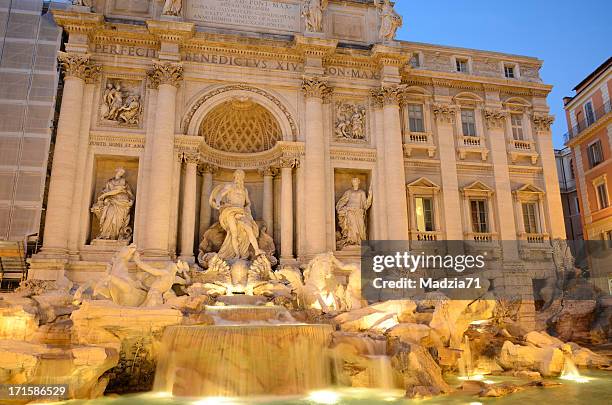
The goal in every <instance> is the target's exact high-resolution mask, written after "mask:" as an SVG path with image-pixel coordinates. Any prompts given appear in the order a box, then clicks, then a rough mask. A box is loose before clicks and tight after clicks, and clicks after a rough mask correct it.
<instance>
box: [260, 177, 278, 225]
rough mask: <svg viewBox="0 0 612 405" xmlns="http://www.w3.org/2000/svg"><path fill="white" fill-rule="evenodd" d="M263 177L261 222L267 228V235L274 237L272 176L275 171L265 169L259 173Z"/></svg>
mask: <svg viewBox="0 0 612 405" xmlns="http://www.w3.org/2000/svg"><path fill="white" fill-rule="evenodd" d="M259 172H260V173H261V175H262V176H263V187H264V188H263V210H262V211H263V212H262V214H263V215H262V217H263V221H264V222H265V224H266V227H267V228H268V235H270V236H272V237H274V236H273V235H274V175H275V174H276V169H274V168H273V167H266V168H264V169H261V170H260V171H259Z"/></svg>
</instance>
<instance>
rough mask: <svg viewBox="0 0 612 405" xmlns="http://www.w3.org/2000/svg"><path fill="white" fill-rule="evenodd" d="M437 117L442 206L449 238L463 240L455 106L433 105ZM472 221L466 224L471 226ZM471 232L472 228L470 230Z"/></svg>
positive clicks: (447, 237)
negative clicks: (455, 133) (455, 132)
mask: <svg viewBox="0 0 612 405" xmlns="http://www.w3.org/2000/svg"><path fill="white" fill-rule="evenodd" d="M432 109H433V113H434V115H435V118H436V132H437V135H438V145H439V154H440V172H441V173H442V207H443V209H444V224H445V231H446V239H447V240H463V226H462V224H461V218H464V216H463V215H462V209H461V199H460V198H459V183H458V180H457V178H458V177H457V153H456V149H455V135H454V124H455V120H456V117H457V113H456V112H455V108H454V107H453V106H450V105H447V104H434V105H432ZM469 224H470V222H469V221H467V222H466V224H465V226H466V229H467V228H469ZM468 231H469V232H471V230H468Z"/></svg>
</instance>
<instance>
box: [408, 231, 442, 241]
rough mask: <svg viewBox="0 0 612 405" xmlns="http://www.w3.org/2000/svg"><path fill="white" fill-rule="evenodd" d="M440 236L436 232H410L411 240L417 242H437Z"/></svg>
mask: <svg viewBox="0 0 612 405" xmlns="http://www.w3.org/2000/svg"><path fill="white" fill-rule="evenodd" d="M440 235H441V234H440V232H438V231H411V236H412V240H416V241H419V242H432V241H437V240H438V238H439V237H440Z"/></svg>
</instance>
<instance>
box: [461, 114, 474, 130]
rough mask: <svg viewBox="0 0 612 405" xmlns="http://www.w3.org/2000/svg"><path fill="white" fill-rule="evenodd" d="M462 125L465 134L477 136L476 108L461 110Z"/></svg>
mask: <svg viewBox="0 0 612 405" xmlns="http://www.w3.org/2000/svg"><path fill="white" fill-rule="evenodd" d="M461 127H462V128H463V136H476V119H475V117H474V110H461Z"/></svg>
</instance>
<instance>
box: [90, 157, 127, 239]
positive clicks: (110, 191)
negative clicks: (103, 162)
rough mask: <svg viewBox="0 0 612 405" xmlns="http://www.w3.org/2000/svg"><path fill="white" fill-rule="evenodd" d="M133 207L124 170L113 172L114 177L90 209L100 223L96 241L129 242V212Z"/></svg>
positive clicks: (118, 169) (119, 169)
mask: <svg viewBox="0 0 612 405" xmlns="http://www.w3.org/2000/svg"><path fill="white" fill-rule="evenodd" d="M132 205H134V194H133V193H132V189H131V188H130V185H129V184H128V182H127V180H126V179H125V170H124V169H123V168H121V167H119V168H117V169H116V170H115V176H114V177H113V178H111V179H109V180H108V181H107V182H106V185H105V186H104V188H103V189H102V192H101V194H100V195H99V196H98V198H97V200H96V202H95V203H94V205H93V206H92V207H91V212H93V213H94V214H95V215H96V217H97V218H98V221H99V222H100V233H99V234H98V236H97V237H96V239H106V240H129V239H130V238H131V237H132V228H131V227H130V210H131V209H132Z"/></svg>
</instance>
